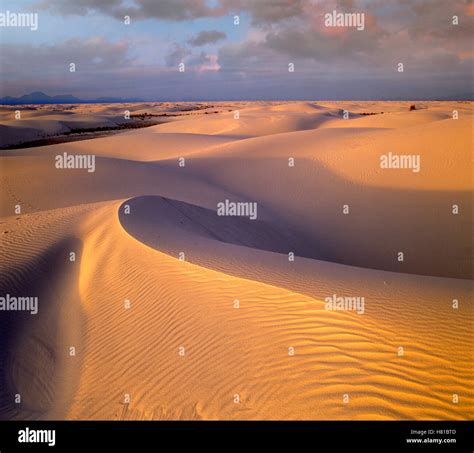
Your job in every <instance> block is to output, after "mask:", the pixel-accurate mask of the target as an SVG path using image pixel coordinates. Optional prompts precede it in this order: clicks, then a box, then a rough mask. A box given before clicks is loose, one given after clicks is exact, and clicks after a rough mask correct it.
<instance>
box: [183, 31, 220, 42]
mask: <svg viewBox="0 0 474 453" xmlns="http://www.w3.org/2000/svg"><path fill="white" fill-rule="evenodd" d="M226 37H227V35H226V34H225V33H224V32H222V31H218V30H203V31H201V32H199V33H198V34H196V35H195V36H193V37H192V38H191V39H189V40H188V43H189V44H191V45H192V46H203V45H205V44H212V43H215V42H217V41H220V40H222V39H225V38H226Z"/></svg>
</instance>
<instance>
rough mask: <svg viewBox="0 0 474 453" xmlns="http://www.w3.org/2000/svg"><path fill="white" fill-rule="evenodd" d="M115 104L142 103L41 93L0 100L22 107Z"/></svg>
mask: <svg viewBox="0 0 474 453" xmlns="http://www.w3.org/2000/svg"><path fill="white" fill-rule="evenodd" d="M117 102H143V100H142V99H137V98H114V97H101V98H97V99H91V100H84V99H79V98H76V97H75V96H72V95H71V94H59V95H57V96H48V95H47V94H45V93H43V92H42V91H35V92H33V93H30V94H25V95H23V96H21V97H19V98H15V97H11V96H5V97H3V98H0V104H3V105H24V104H97V103H117Z"/></svg>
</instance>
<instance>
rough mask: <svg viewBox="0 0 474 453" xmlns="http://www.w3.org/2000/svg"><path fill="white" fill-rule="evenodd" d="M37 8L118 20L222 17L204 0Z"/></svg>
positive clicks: (59, 3) (50, 2)
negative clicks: (98, 15) (95, 15)
mask: <svg viewBox="0 0 474 453" xmlns="http://www.w3.org/2000/svg"><path fill="white" fill-rule="evenodd" d="M129 5H132V6H129ZM38 8H40V9H45V10H46V9H47V10H49V11H51V12H53V13H56V14H60V15H68V14H69V15H70V14H75V15H81V16H83V15H86V14H89V13H91V12H92V13H101V14H105V15H108V16H112V17H115V18H117V19H120V20H121V19H123V17H124V16H126V15H127V16H130V18H131V19H132V20H133V19H135V20H143V19H161V20H172V21H185V20H192V19H198V18H202V17H216V16H220V15H223V14H224V10H223V9H222V8H221V7H220V6H217V7H211V6H209V4H208V2H207V1H206V0H158V1H156V0H133V2H126V1H125V0H74V1H64V0H42V1H41V2H40V3H38Z"/></svg>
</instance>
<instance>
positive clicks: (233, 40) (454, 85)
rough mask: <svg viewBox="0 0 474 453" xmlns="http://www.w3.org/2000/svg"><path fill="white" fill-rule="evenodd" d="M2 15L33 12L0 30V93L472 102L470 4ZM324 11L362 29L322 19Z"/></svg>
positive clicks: (473, 20)
mask: <svg viewBox="0 0 474 453" xmlns="http://www.w3.org/2000/svg"><path fill="white" fill-rule="evenodd" d="M7 11H8V12H10V13H31V14H38V16H37V17H38V29H37V30H31V29H30V28H31V27H30V28H28V27H13V26H0V73H1V82H0V97H2V96H21V95H23V94H26V93H30V92H32V91H43V92H45V93H47V94H49V95H61V94H72V95H74V96H76V97H79V98H81V99H93V98H97V97H104V96H107V97H111V96H112V97H122V98H131V97H133V98H141V99H144V100H147V101H187V100H189V101H194V100H240V99H243V100H247V99H249V100H250V99H257V100H260V99H263V100H266V99H268V100H270V99H282V100H292V99H443V98H456V99H472V93H473V61H474V60H473V58H474V49H473V41H474V40H473V29H474V27H473V25H474V3H473V1H472V0H0V14H6V12H7ZM334 11H335V12H336V13H337V14H346V13H357V14H363V18H364V27H363V29H358V28H357V27H355V26H352V25H351V24H350V23H347V22H346V23H342V24H340V25H338V26H330V25H332V24H331V23H328V22H327V20H329V19H327V14H330V15H332V14H333V12H334ZM126 16H128V17H129V18H130V23H126V20H125V17H126ZM236 16H238V23H236ZM453 16H456V18H453ZM336 25H337V24H336ZM359 28H360V27H359ZM70 63H74V64H75V69H76V70H75V72H71V71H70ZM181 63H183V64H184V71H183V72H180V70H179V68H180V64H181ZM400 63H402V65H403V71H401V70H400V69H401V66H400ZM291 65H293V68H294V70H293V71H290V70H289V67H290V66H291Z"/></svg>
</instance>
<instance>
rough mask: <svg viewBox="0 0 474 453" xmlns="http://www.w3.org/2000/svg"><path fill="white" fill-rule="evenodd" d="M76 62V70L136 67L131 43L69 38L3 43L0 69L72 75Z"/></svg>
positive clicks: (23, 72)
mask: <svg viewBox="0 0 474 453" xmlns="http://www.w3.org/2000/svg"><path fill="white" fill-rule="evenodd" d="M70 63H75V65H76V67H77V70H78V71H79V69H80V70H92V71H94V72H100V71H102V70H110V69H116V68H119V67H123V66H126V65H131V64H133V60H132V58H131V57H130V55H129V44H128V43H127V42H125V41H117V42H109V41H107V40H106V39H105V38H103V37H101V36H96V37H92V38H89V39H87V40H85V41H83V40H80V39H78V38H73V39H69V40H67V41H63V42H61V43H60V44H56V45H45V44H43V45H39V46H32V45H30V44H8V43H5V44H2V52H1V53H0V66H2V71H3V72H5V73H8V72H9V71H11V72H13V73H18V71H19V70H20V71H21V73H22V74H26V73H30V72H35V73H36V74H42V73H48V72H56V73H61V74H63V73H64V74H65V73H68V72H69V64H70Z"/></svg>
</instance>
